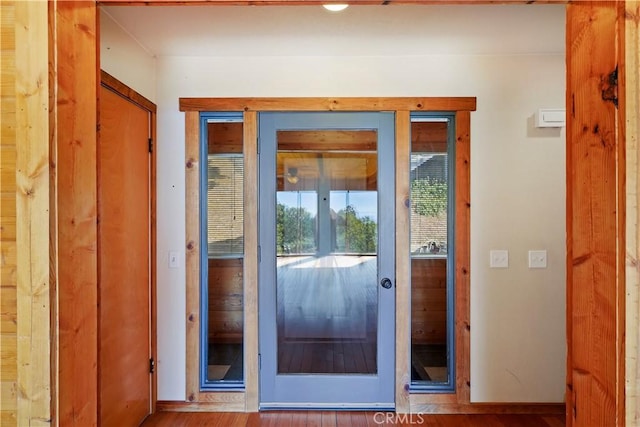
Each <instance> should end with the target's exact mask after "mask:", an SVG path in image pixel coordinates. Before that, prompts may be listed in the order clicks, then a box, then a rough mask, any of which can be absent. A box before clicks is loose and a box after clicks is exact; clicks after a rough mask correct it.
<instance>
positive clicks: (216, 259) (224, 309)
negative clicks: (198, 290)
mask: <svg viewBox="0 0 640 427" xmlns="http://www.w3.org/2000/svg"><path fill="white" fill-rule="evenodd" d="M207 133H208V136H209V139H208V144H207V149H208V150H207V151H208V161H207V197H206V203H207V248H208V273H209V274H208V283H207V285H208V287H207V293H208V300H207V317H208V324H207V335H206V339H207V341H206V342H207V348H206V360H207V365H206V371H205V373H206V379H207V381H209V382H214V383H220V384H223V383H230V384H232V383H241V382H242V380H243V376H244V373H243V347H242V339H243V333H244V330H243V324H242V319H243V295H244V294H243V280H242V265H243V258H242V257H243V254H244V228H243V224H244V200H243V183H244V168H243V156H242V123H241V122H234V123H229V122H223V123H217V122H216V123H208V124H207Z"/></svg>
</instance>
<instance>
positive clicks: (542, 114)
mask: <svg viewBox="0 0 640 427" xmlns="http://www.w3.org/2000/svg"><path fill="white" fill-rule="evenodd" d="M566 124H567V119H566V111H565V109H564V108H541V109H539V110H538V112H537V113H536V127H537V128H561V127H564V126H566Z"/></svg>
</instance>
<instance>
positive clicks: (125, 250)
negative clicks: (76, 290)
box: [98, 86, 151, 426]
mask: <svg viewBox="0 0 640 427" xmlns="http://www.w3.org/2000/svg"><path fill="white" fill-rule="evenodd" d="M99 117H100V122H99V123H100V132H99V138H98V215H99V218H100V221H99V224H98V288H99V295H98V297H99V319H98V327H99V334H98V335H99V339H98V345H99V348H98V357H99V359H98V362H99V365H98V375H99V377H98V378H99V384H98V385H99V411H100V414H99V420H100V423H101V424H102V425H104V426H116V425H137V424H140V423H141V422H142V420H144V419H145V418H146V416H147V415H148V414H149V413H150V411H151V374H150V372H149V359H150V358H151V341H150V339H151V299H150V296H151V277H150V268H149V267H150V255H151V254H150V248H151V245H150V244H151V236H150V230H151V212H150V202H151V199H150V198H151V194H150V187H151V183H150V177H151V170H150V166H151V162H150V153H149V145H148V140H149V120H150V116H149V111H147V110H146V109H143V108H142V107H140V106H139V105H138V104H136V103H133V102H131V101H130V100H129V99H127V98H125V97H124V96H122V95H120V94H119V93H116V92H114V91H112V90H111V89H109V88H107V87H105V86H102V87H101V89H100V100H99Z"/></svg>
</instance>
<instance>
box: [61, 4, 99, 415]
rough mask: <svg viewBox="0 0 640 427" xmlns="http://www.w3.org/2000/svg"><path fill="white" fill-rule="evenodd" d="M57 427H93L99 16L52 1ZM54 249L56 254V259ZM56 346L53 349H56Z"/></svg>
mask: <svg viewBox="0 0 640 427" xmlns="http://www.w3.org/2000/svg"><path fill="white" fill-rule="evenodd" d="M49 6H50V8H52V10H51V12H50V14H49V19H50V22H49V26H50V37H51V39H50V43H51V46H52V49H53V51H52V53H51V58H52V62H51V64H50V67H51V69H50V78H51V80H50V82H51V83H50V84H51V87H52V92H53V97H54V98H53V100H52V106H53V108H55V112H54V113H53V121H52V124H51V125H52V130H51V133H52V142H51V144H52V146H51V150H52V153H53V154H52V156H53V157H54V158H55V159H56V163H55V165H54V166H55V176H54V178H53V179H54V182H57V184H56V185H55V197H56V199H55V200H54V201H53V202H52V211H55V212H56V214H57V217H56V218H57V219H56V220H55V221H54V226H53V229H54V230H55V233H56V234H54V235H52V237H51V239H52V242H53V243H52V247H53V248H55V249H57V253H54V255H55V257H54V258H55V259H56V262H57V268H56V271H55V272H56V273H57V277H56V283H57V298H56V301H55V303H56V304H55V307H54V309H55V313H57V318H56V319H54V322H56V323H55V325H56V326H57V332H58V333H57V349H58V355H57V361H58V366H57V380H58V390H57V393H56V400H57V401H56V402H55V403H56V404H57V408H56V409H57V420H56V421H57V424H59V425H61V426H82V427H90V426H95V425H97V416H98V415H97V414H98V377H97V363H98V358H97V352H98V338H97V333H98V329H97V319H98V311H97V307H98V297H97V290H98V278H97V274H98V273H97V170H96V138H97V136H96V125H97V98H98V72H99V67H98V61H97V51H98V45H97V43H98V41H97V34H96V32H97V15H96V13H97V9H96V4H95V2H93V1H61V0H56V1H53V2H50V4H49ZM55 249H54V252H55ZM54 345H55V344H54Z"/></svg>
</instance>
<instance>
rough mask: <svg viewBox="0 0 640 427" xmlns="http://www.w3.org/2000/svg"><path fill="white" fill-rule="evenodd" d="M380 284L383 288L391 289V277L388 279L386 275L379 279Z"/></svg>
mask: <svg viewBox="0 0 640 427" xmlns="http://www.w3.org/2000/svg"><path fill="white" fill-rule="evenodd" d="M380 286H382V287H383V288H385V289H391V287H392V286H393V282H391V279H389V278H388V277H385V278H383V279H382V280H380Z"/></svg>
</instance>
